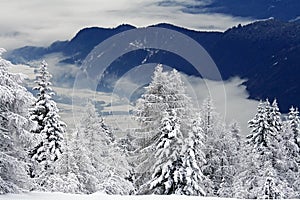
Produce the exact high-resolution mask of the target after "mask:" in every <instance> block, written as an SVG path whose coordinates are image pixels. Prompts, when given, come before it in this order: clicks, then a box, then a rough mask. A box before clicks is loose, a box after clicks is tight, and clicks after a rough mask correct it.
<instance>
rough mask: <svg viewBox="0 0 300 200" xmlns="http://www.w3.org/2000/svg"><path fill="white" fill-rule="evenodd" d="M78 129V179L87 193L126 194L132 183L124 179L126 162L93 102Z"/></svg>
mask: <svg viewBox="0 0 300 200" xmlns="http://www.w3.org/2000/svg"><path fill="white" fill-rule="evenodd" d="M78 131H79V132H78V133H77V134H78V135H77V137H78V138H77V139H76V140H77V141H80V144H79V143H78V142H76V146H77V151H78V152H77V153H76V157H77V159H78V160H77V162H78V166H79V173H82V174H81V175H80V176H81V178H83V180H80V181H81V182H83V183H84V185H85V190H86V191H87V193H93V192H96V191H103V192H105V193H108V194H129V193H130V192H131V191H132V190H133V187H132V183H130V182H129V181H128V180H126V178H127V176H129V173H130V167H129V164H128V163H127V161H126V159H125V158H124V157H123V156H122V154H121V152H120V149H119V148H118V145H117V143H116V142H115V138H114V136H113V134H112V132H111V130H110V129H109V128H108V127H107V126H106V124H105V123H104V120H103V118H102V117H101V116H99V115H98V114H97V112H96V109H95V107H94V105H93V104H91V103H89V104H88V106H87V109H86V112H85V114H84V116H83V117H82V122H81V126H80V127H78ZM83 161H84V163H82V162H83ZM81 178H79V179H81Z"/></svg>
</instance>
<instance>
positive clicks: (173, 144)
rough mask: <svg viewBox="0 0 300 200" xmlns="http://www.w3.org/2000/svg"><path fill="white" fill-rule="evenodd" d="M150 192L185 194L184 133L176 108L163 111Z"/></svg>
mask: <svg viewBox="0 0 300 200" xmlns="http://www.w3.org/2000/svg"><path fill="white" fill-rule="evenodd" d="M163 114H164V117H163V118H162V122H161V126H160V137H159V139H158V142H157V145H156V146H157V150H156V154H155V157H156V160H157V161H156V163H155V164H154V174H153V175H152V180H151V181H150V191H149V194H183V188H184V187H185V183H184V178H185V177H184V168H183V158H182V157H183V156H182V153H181V151H182V146H183V134H182V132H181V130H180V118H178V117H177V113H176V111H175V110H173V109H171V110H169V111H166V112H164V113H163Z"/></svg>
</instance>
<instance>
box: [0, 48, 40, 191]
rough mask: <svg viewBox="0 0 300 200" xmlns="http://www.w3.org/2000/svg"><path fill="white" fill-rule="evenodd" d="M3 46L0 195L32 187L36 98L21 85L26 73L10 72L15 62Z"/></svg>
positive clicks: (0, 117) (1, 50) (1, 64)
mask: <svg viewBox="0 0 300 200" xmlns="http://www.w3.org/2000/svg"><path fill="white" fill-rule="evenodd" d="M3 52H5V50H4V49H0V194H5V193H15V192H20V191H22V190H27V189H30V188H31V180H30V179H29V176H28V175H27V169H28V167H27V166H28V159H27V150H28V148H30V146H31V145H32V142H33V140H32V137H31V134H30V132H29V130H30V129H31V127H32V126H33V123H31V121H30V120H28V114H29V112H28V107H29V106H30V104H32V103H33V101H34V97H33V96H32V95H31V93H29V92H28V91H27V90H26V88H25V87H23V86H21V85H20V84H21V83H22V80H23V77H24V76H23V75H21V74H14V73H10V72H9V71H8V69H9V68H10V67H12V64H11V63H10V62H9V61H7V60H4V59H3V58H2V57H1V55H2V53H3Z"/></svg>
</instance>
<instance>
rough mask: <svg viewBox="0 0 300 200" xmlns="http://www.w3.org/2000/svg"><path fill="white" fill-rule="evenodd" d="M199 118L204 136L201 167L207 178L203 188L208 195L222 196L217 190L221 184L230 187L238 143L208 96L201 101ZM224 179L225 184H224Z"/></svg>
mask: <svg viewBox="0 0 300 200" xmlns="http://www.w3.org/2000/svg"><path fill="white" fill-rule="evenodd" d="M201 119H202V123H201V124H202V125H201V126H202V128H203V133H204V138H205V139H204V144H205V148H204V154H205V160H206V163H205V164H204V165H203V167H202V170H203V174H204V175H205V177H206V178H207V179H206V181H205V188H206V191H207V195H208V196H222V195H223V193H222V191H219V190H220V187H221V184H222V183H223V186H224V185H227V186H228V187H232V184H233V183H232V182H233V181H232V179H233V176H234V175H235V174H236V171H237V170H236V167H237V166H236V165H235V164H236V163H235V160H234V157H236V151H237V148H238V146H237V145H238V143H236V142H234V141H235V140H234V139H233V135H232V133H230V131H228V130H227V129H226V126H225V124H224V122H223V120H222V118H221V117H220V116H219V114H218V113H217V112H216V111H215V108H214V106H213V103H212V100H211V99H210V98H207V99H205V100H204V102H203V105H202V107H201ZM224 181H225V182H227V184H224ZM227 189H229V188H227ZM224 195H225V194H224Z"/></svg>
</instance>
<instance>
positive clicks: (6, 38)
mask: <svg viewBox="0 0 300 200" xmlns="http://www.w3.org/2000/svg"><path fill="white" fill-rule="evenodd" d="M208 3H210V0H171V1H170V0H168V1H162V0H117V1H116V0H113V1H112V0H110V1H108V0H85V1H83V0H51V1H40V0H28V1H19V0H2V1H1V2H0V12H1V18H0V29H1V30H0V43H1V47H3V48H6V49H7V50H10V49H14V48H17V47H22V46H24V45H34V46H47V45H49V44H50V43H52V42H53V41H56V40H67V39H71V38H72V37H73V36H74V35H75V34H76V32H78V31H79V30H80V29H82V28H84V27H90V26H100V27H115V26H117V25H119V24H122V23H128V24H132V25H135V26H138V27H143V26H147V25H150V24H156V23H160V22H167V23H173V24H176V25H179V26H184V27H187V28H191V29H196V30H218V31H224V30H226V29H227V28H229V27H232V26H234V25H237V24H239V23H241V24H246V23H249V22H250V21H252V20H253V19H250V18H241V17H234V16H231V15H227V14H217V13H212V12H206V11H205V10H203V12H202V11H201V9H199V7H201V6H202V5H206V4H208ZM187 7H190V8H192V7H197V8H198V10H200V11H201V12H197V13H192V12H186V11H185V9H186V8H187Z"/></svg>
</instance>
